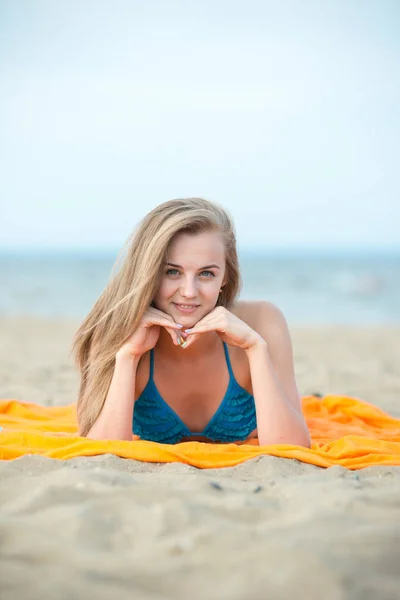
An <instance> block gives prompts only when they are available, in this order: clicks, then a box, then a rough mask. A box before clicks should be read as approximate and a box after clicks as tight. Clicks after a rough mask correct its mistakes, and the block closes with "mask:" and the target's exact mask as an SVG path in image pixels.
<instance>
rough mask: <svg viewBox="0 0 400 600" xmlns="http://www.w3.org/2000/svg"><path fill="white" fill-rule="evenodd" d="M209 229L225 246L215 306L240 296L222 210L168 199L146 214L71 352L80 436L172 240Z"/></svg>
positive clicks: (231, 237) (229, 228)
mask: <svg viewBox="0 0 400 600" xmlns="http://www.w3.org/2000/svg"><path fill="white" fill-rule="evenodd" d="M209 230H212V231H218V232H220V233H221V234H222V237H223V239H224V242H225V249H226V250H225V258H226V271H225V274H226V284H225V285H224V287H223V289H222V292H221V294H220V296H219V298H218V302H217V304H218V305H221V306H225V307H227V308H228V307H229V306H231V305H232V303H233V302H234V300H235V298H236V296H237V295H238V293H239V289H240V285H241V279H240V271H239V264H238V257H237V250H236V236H235V231H234V226H233V223H232V220H231V218H230V217H229V215H228V214H227V213H226V211H225V210H224V209H223V208H222V207H220V206H219V205H217V204H215V203H213V202H209V201H208V200H204V199H202V198H186V199H178V200H169V201H167V202H164V203H163V204H160V205H159V206H157V207H156V208H154V209H153V210H152V211H150V212H149V213H148V214H147V215H146V216H145V217H144V219H143V220H142V221H141V222H140V223H139V226H138V227H137V229H136V230H134V231H133V233H132V234H131V236H130V237H129V238H128V240H127V242H126V243H125V245H124V247H123V249H122V251H121V253H120V254H119V255H118V257H117V260H116V263H115V264H114V267H113V269H112V272H111V277H110V280H109V282H108V284H107V286H106V288H105V289H104V291H103V293H102V294H101V296H100V297H99V299H98V300H97V302H96V303H95V305H94V306H93V308H92V310H91V311H90V313H89V314H88V316H87V317H86V318H85V319H84V321H83V322H82V324H81V325H80V327H79V329H78V331H77V332H76V334H75V336H74V340H73V346H72V352H73V354H74V355H75V362H76V366H77V368H78V370H79V371H80V374H81V381H80V388H79V394H78V401H77V417H78V423H79V435H82V436H86V435H87V434H88V432H89V430H90V428H91V427H92V425H93V424H94V422H95V421H96V419H97V418H98V416H99V415H100V412H101V410H102V408H103V405H104V402H105V400H106V398H107V394H108V390H109V387H110V384H111V380H112V376H113V372H114V366H115V355H116V353H117V351H118V350H119V349H120V348H121V346H122V345H123V344H124V343H125V342H127V340H128V339H129V338H130V336H131V335H132V334H133V333H134V331H135V330H136V328H137V327H138V325H139V323H140V321H141V319H142V317H143V315H144V313H145V312H146V310H147V309H148V308H149V306H150V305H151V303H152V300H153V298H154V296H155V295H156V292H157V290H158V286H159V281H160V276H161V273H162V268H163V266H164V264H165V260H166V257H167V255H168V252H169V249H170V246H171V243H172V241H173V239H174V238H175V236H176V235H177V234H179V233H182V232H185V233H190V234H196V233H200V232H202V231H209ZM124 253H126V256H125V259H124V260H123V263H122V265H121V267H120V268H119V269H118V265H119V263H120V261H121V259H122V256H123V254H124Z"/></svg>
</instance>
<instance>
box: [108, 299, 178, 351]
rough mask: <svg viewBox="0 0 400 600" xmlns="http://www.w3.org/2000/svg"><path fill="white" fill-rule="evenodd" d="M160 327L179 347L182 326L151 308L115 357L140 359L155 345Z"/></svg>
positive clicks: (168, 316)
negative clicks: (123, 356)
mask: <svg viewBox="0 0 400 600" xmlns="http://www.w3.org/2000/svg"><path fill="white" fill-rule="evenodd" d="M160 327H164V328H165V329H166V330H167V331H168V333H169V334H170V336H171V338H172V342H173V343H174V344H175V346H179V344H180V342H179V340H180V337H181V336H180V329H182V325H178V324H177V323H175V321H174V320H173V318H172V317H171V316H170V315H167V314H166V313H164V312H162V311H161V310H158V309H157V308H152V307H151V308H149V309H148V310H147V311H146V312H145V314H144V315H143V318H142V320H141V322H140V324H139V326H138V328H137V329H136V331H135V333H133V334H132V336H131V337H130V338H129V339H128V341H127V342H125V344H124V345H123V346H122V347H121V348H120V349H119V350H118V352H117V356H120V355H130V356H132V357H136V358H140V357H141V356H142V354H144V353H145V352H147V351H148V350H151V349H152V348H154V346H155V345H156V343H157V340H158V338H159V335H160Z"/></svg>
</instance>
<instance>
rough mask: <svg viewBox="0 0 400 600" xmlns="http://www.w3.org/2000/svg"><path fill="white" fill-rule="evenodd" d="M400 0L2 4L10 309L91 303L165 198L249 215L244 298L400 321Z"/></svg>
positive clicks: (326, 319)
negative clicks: (195, 200) (202, 201)
mask: <svg viewBox="0 0 400 600" xmlns="http://www.w3.org/2000/svg"><path fill="white" fill-rule="evenodd" d="M399 65H400V4H399V3H398V2H397V0H381V1H379V2H378V1H369V0H351V1H348V0H323V1H321V0H303V1H300V0H280V1H279V2H278V1H270V0H264V1H261V0H259V1H256V0H247V1H246V2H243V1H241V2H235V1H233V0H230V1H226V0H213V1H211V0H203V2H201V3H192V2H187V1H183V0H180V1H177V0H169V1H168V2H166V1H161V0H148V1H147V2H138V1H135V0H131V1H125V0H114V1H113V2H111V1H101V0H97V1H91V0H83V1H82V0H81V1H78V0H69V1H68V2H66V1H64V0H59V1H57V2H53V1H44V0H35V1H32V0H30V1H24V0H19V1H18V2H15V1H11V0H1V2H0V78H1V89H2V92H1V95H0V132H1V135H0V165H1V167H0V169H1V177H0V203H1V208H0V210H1V214H0V217H1V227H0V281H1V287H0V315H6V316H8V315H22V314H24V315H40V316H63V317H73V318H75V317H77V318H82V317H84V316H85V315H86V314H87V312H88V311H89V310H90V308H91V307H92V305H93V303H94V301H95V300H96V299H97V297H98V295H99V294H100V292H101V291H102V290H103V288H104V286H105V285H106V283H107V280H108V278H109V275H110V271H111V268H112V265H113V263H114V261H115V259H116V257H117V254H118V252H119V251H120V249H121V247H122V246H123V244H124V242H125V240H126V238H127V237H128V236H129V234H130V232H131V231H132V229H133V228H134V227H135V226H136V224H137V223H138V221H139V220H140V219H141V218H142V217H143V216H144V215H145V213H146V212H148V211H149V210H150V209H151V208H153V207H154V206H156V205H157V204H159V203H160V202H163V201H165V200H168V199H171V198H176V197H188V196H203V197H205V198H208V199H210V200H214V201H217V202H219V203H220V204H222V205H223V206H224V207H225V208H226V209H227V210H228V211H229V212H230V213H231V215H232V216H233V218H234V220H235V223H236V229H237V237H238V243H239V250H240V258H241V264H242V270H243V280H244V285H243V291H242V298H248V299H252V298H264V299H267V300H271V301H273V302H275V303H277V304H278V306H279V307H280V308H281V309H282V310H283V311H284V313H285V315H286V317H287V319H288V321H289V324H291V325H302V324H310V325H313V324H368V325H370V324H373V325H375V324H378V325H381V324H387V323H399V322H400V235H399V233H398V230H399V226H400V180H399V162H400V161H399V156H400V120H399V107H400V69H399Z"/></svg>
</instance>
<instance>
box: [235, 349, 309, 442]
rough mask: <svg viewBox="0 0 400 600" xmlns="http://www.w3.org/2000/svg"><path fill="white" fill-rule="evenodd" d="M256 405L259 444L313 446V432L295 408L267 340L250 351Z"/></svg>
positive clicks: (248, 353)
mask: <svg viewBox="0 0 400 600" xmlns="http://www.w3.org/2000/svg"><path fill="white" fill-rule="evenodd" d="M247 355H248V359H249V364H250V374H251V381H252V386H253V395H254V401H255V405H256V416H257V431H258V440H259V443H260V446H263V445H267V444H295V445H299V446H306V447H309V446H310V435H309V432H308V428H307V424H306V422H305V420H304V417H303V415H302V414H299V412H298V411H297V410H296V409H295V408H294V406H293V405H292V403H291V402H290V400H289V399H288V398H287V396H286V394H285V391H284V389H283V388H282V385H281V383H280V381H279V379H278V377H277V375H276V372H275V370H274V368H273V366H272V363H271V360H270V357H269V354H268V347H267V344H261V345H259V346H257V347H256V348H254V349H251V350H249V351H248V352H247Z"/></svg>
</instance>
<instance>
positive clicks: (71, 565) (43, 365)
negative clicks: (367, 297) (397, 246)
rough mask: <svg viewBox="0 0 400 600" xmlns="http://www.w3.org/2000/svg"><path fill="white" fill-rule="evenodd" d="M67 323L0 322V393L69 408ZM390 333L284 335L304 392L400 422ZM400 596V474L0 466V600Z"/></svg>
mask: <svg viewBox="0 0 400 600" xmlns="http://www.w3.org/2000/svg"><path fill="white" fill-rule="evenodd" d="M76 326H77V323H76V322H70V321H63V320H45V319H37V318H30V317H26V318H14V319H7V320H6V319H4V318H3V319H0V356H1V361H0V363H1V364H0V397H2V398H16V399H19V400H24V401H29V402H37V403H40V404H47V405H56V404H66V403H70V402H72V401H74V400H75V399H76V392H77V386H78V377H77V374H76V373H75V371H74V367H73V364H72V359H71V356H70V355H69V349H70V343H71V339H72V335H73V332H74V330H75V328H76ZM399 336H400V328H399V327H397V328H396V327H393V328H390V327H387V328H362V329H360V328H348V327H335V328H312V327H304V328H292V338H293V344H294V353H295V363H296V375H297V381H298V385H299V389H300V391H301V393H302V394H310V393H314V392H319V393H321V394H324V393H339V394H342V393H343V394H349V395H353V396H356V397H359V398H361V399H364V400H367V401H369V402H373V403H374V404H377V405H378V406H380V407H381V408H383V409H384V410H386V411H388V412H390V413H391V414H393V415H394V416H397V417H400V367H399V365H400V344H399V341H398V340H399V339H400V337H399ZM91 597H94V598H96V599H98V600H103V599H104V600H105V599H109V598H121V599H125V598H127V599H128V598H129V599H132V598H138V599H142V598H143V599H145V600H147V599H151V600H153V599H154V600H155V599H158V600H161V599H164V598H171V599H172V598H173V599H180V598H188V599H194V600H195V599H197V598H198V599H207V600H209V599H210V600H213V599H215V600H217V599H218V600H220V599H225V598H227V599H228V598H229V599H233V600H236V599H243V600H244V599H246V600H269V599H272V600H275V599H277V600H280V599H286V598H290V599H293V598H300V599H302V598H307V599H308V600H310V599H311V600H313V599H314V598H315V599H318V600H320V599H321V598H323V599H324V600H331V599H332V600H336V599H338V600H339V599H342V598H351V599H358V598H360V599H361V598H362V599H363V600H365V599H367V600H368V599H371V600H376V599H379V600H381V599H383V600H386V599H390V600H392V599H398V598H400V467H370V468H367V469H362V470H359V471H355V472H351V471H347V470H346V469H344V468H341V467H332V468H329V469H321V468H319V467H315V466H312V465H307V464H304V463H300V462H298V461H296V460H288V459H280V458H276V457H269V456H263V457H258V458H256V459H253V460H251V461H247V462H245V463H243V464H241V465H239V466H237V467H233V468H226V469H211V470H198V469H196V468H194V467H190V466H187V465H182V464H179V463H173V464H161V465H159V464H147V463H141V462H139V461H132V460H125V459H120V458H118V457H115V456H112V455H104V456H97V457H91V458H78V459H72V460H70V461H65V462H62V461H56V460H52V459H46V458H43V457H39V456H25V457H22V458H20V459H17V460H15V461H0V598H1V600H11V599H12V600H14V599H15V600H17V599H18V600H25V599H29V600H31V599H32V600H33V599H39V598H40V600H58V599H60V600H61V599H62V600H64V599H66V600H67V599H68V600H71V599H73V600H75V599H81V598H82V599H83V598H85V599H86V598H91Z"/></svg>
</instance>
